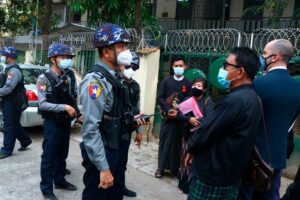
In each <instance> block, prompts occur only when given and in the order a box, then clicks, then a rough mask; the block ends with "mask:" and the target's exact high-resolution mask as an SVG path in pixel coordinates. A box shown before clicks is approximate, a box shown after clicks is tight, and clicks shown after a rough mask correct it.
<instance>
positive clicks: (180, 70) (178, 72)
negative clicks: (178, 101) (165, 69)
mask: <svg viewBox="0 0 300 200" xmlns="http://www.w3.org/2000/svg"><path fill="white" fill-rule="evenodd" d="M173 69H174V74H175V75H176V76H182V75H183V73H184V69H183V67H174V68H173Z"/></svg>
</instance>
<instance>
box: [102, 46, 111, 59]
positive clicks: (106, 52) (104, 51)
mask: <svg viewBox="0 0 300 200" xmlns="http://www.w3.org/2000/svg"><path fill="white" fill-rule="evenodd" d="M109 51H110V49H108V48H105V47H104V48H103V49H102V55H103V57H105V58H107V57H108V56H109Z"/></svg>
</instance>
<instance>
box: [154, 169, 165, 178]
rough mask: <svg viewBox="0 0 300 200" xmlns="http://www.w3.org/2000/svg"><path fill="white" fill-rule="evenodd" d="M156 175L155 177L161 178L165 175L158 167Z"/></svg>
mask: <svg viewBox="0 0 300 200" xmlns="http://www.w3.org/2000/svg"><path fill="white" fill-rule="evenodd" d="M154 176H155V178H161V177H162V176H163V174H162V173H161V171H160V170H159V169H158V170H156V172H155V174H154Z"/></svg>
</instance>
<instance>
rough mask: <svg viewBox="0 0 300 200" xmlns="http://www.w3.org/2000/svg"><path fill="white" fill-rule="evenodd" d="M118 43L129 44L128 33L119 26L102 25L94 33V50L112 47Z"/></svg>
mask: <svg viewBox="0 0 300 200" xmlns="http://www.w3.org/2000/svg"><path fill="white" fill-rule="evenodd" d="M119 42H126V43H129V42H130V35H129V33H128V32H127V31H126V30H125V29H124V28H122V27H121V26H118V25H116V24H104V25H103V26H102V27H100V28H99V29H97V30H96V32H95V39H94V47H95V48H98V47H104V46H108V45H113V44H116V43H119Z"/></svg>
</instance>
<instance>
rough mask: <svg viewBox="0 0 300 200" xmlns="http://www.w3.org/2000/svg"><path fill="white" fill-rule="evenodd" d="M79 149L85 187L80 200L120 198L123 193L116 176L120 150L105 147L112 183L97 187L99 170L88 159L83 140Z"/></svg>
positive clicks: (112, 199)
mask: <svg viewBox="0 0 300 200" xmlns="http://www.w3.org/2000/svg"><path fill="white" fill-rule="evenodd" d="M80 149H81V155H82V158H83V162H82V166H83V167H84V168H85V172H84V175H83V183H84V186H85V187H84V190H83V192H82V200H96V199H101V200H122V199H123V193H122V190H121V187H120V182H119V180H118V177H117V176H116V174H117V168H118V163H119V158H120V157H119V152H120V150H119V149H111V148H108V147H105V155H106V159H107V162H108V165H109V169H110V171H111V173H112V175H113V177H114V185H113V186H112V187H110V188H108V189H102V188H98V185H99V184H100V179H99V177H100V171H99V170H98V169H97V168H96V166H95V165H94V164H93V163H92V162H91V160H90V159H89V157H88V154H87V152H86V150H85V147H84V143H83V142H81V143H80Z"/></svg>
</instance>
